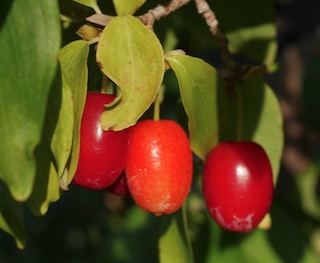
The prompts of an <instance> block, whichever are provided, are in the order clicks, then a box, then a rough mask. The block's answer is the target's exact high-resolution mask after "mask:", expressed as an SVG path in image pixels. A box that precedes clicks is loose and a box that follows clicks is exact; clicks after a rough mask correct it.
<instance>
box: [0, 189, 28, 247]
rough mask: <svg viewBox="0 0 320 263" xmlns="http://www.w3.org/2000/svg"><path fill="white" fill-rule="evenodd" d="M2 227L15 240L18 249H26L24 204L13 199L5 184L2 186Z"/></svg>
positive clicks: (0, 218) (0, 225)
mask: <svg viewBox="0 0 320 263" xmlns="http://www.w3.org/2000/svg"><path fill="white" fill-rule="evenodd" d="M0 227H1V228H2V229H3V230H4V231H6V232H7V233H9V234H10V235H12V236H13V237H14V238H15V241H16V244H17V247H18V248H20V249H22V248H24V246H25V243H26V239H27V237H26V232H25V229H24V223H23V213H22V204H21V203H18V202H16V201H15V200H13V199H12V197H11V196H10V193H9V192H8V191H7V189H6V188H5V186H4V185H3V184H1V185H0Z"/></svg>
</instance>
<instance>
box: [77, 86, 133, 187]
mask: <svg viewBox="0 0 320 263" xmlns="http://www.w3.org/2000/svg"><path fill="white" fill-rule="evenodd" d="M114 98H115V96H113V95H109V94H101V93H92V92H89V93H88V94H87V99H86V104H85V108H84V112H83V116H82V120H81V129H80V153H79V162H78V167H77V171H76V173H75V176H74V178H73V180H72V183H73V184H75V185H79V186H83V187H87V188H90V189H105V188H107V187H108V186H109V185H111V184H112V183H113V182H115V180H116V179H117V178H118V177H119V176H120V175H121V173H122V172H123V171H124V168H125V161H126V151H127V146H128V141H129V132H128V129H126V130H122V131H118V132H115V131H103V130H102V129H101V126H100V118H101V114H102V113H103V111H104V110H105V105H106V104H108V103H110V102H112V101H113V100H114Z"/></svg>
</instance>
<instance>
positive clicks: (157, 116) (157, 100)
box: [153, 93, 160, 121]
mask: <svg viewBox="0 0 320 263" xmlns="http://www.w3.org/2000/svg"><path fill="white" fill-rule="evenodd" d="M153 106H154V107H153V120H154V121H158V120H160V96H159V93H158V94H157V96H156V98H155V100H154V105H153Z"/></svg>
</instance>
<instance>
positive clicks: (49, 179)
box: [27, 71, 62, 216]
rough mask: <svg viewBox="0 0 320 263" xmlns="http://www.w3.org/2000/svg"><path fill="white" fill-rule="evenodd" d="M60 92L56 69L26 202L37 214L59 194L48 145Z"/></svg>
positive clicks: (59, 104) (58, 75)
mask: <svg viewBox="0 0 320 263" xmlns="http://www.w3.org/2000/svg"><path fill="white" fill-rule="evenodd" d="M61 93H62V83H61V72H60V71H57V72H56V78H55V80H54V82H53V83H52V87H51V90H50V94H49V100H48V103H47V112H46V116H45V122H44V128H43V131H42V140H41V143H40V144H39V145H38V147H37V149H36V151H35V156H36V159H37V173H36V177H35V181H34V185H33V189H32V193H31V195H30V197H29V199H28V202H27V203H28V205H29V207H30V209H31V210H32V212H33V213H34V214H35V215H37V216H42V215H44V214H45V213H46V212H47V210H48V207H49V205H50V203H52V202H55V201H57V200H58V199H59V198H60V194H61V189H60V187H59V181H58V178H59V177H58V174H57V171H56V167H55V164H56V162H54V156H53V154H52V151H51V147H50V146H51V143H52V137H53V133H54V131H55V129H56V126H57V121H58V118H59V112H60V107H61V97H62V95H61Z"/></svg>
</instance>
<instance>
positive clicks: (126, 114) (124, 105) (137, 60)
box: [97, 16, 164, 130]
mask: <svg viewBox="0 0 320 263" xmlns="http://www.w3.org/2000/svg"><path fill="white" fill-rule="evenodd" d="M97 62H98V64H99V65H100V68H101V70H102V72H103V73H104V74H106V75H107V76H108V78H110V79H111V80H112V81H113V82H115V83H116V85H117V86H119V88H120V90H121V100H120V103H119V104H118V105H116V106H115V107H110V108H109V109H108V110H107V111H105V112H104V113H103V115H102V119H101V124H102V128H103V129H104V130H109V129H112V130H122V129H124V128H127V127H129V126H131V125H133V124H135V123H136V122H137V120H138V119H139V118H140V117H141V115H142V114H143V113H144V112H145V111H146V110H147V109H148V108H149V107H150V105H151V104H152V102H153V101H154V99H155V97H156V95H157V92H158V91H159V88H160V85H161V82H162V79H163V75H164V56H163V50H162V47H161V44H160V42H159V40H158V38H157V37H156V35H155V34H154V33H153V32H152V31H151V30H149V29H148V28H147V27H146V26H145V25H143V24H142V23H141V22H140V21H139V20H138V19H137V18H134V17H132V16H122V17H117V18H114V19H113V20H111V21H110V22H109V23H108V25H107V26H106V27H105V29H104V30H103V32H102V35H101V39H100V41H99V44H98V47H97Z"/></svg>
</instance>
